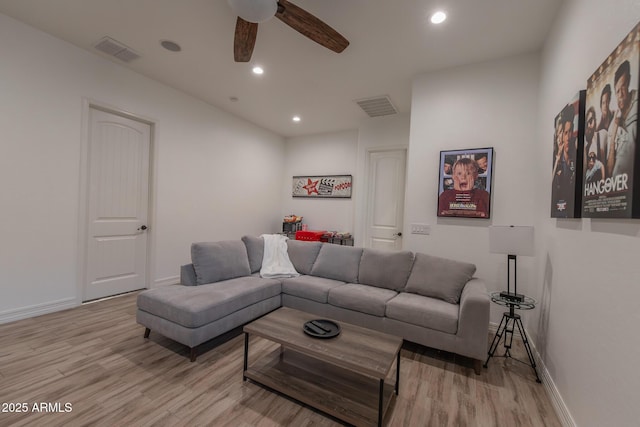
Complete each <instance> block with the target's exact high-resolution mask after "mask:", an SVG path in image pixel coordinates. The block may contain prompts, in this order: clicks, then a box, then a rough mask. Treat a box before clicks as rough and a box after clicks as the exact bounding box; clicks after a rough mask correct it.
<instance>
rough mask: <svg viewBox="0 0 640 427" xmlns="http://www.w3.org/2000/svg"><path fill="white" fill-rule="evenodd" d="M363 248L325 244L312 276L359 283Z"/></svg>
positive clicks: (314, 265) (312, 270)
mask: <svg viewBox="0 0 640 427" xmlns="http://www.w3.org/2000/svg"><path fill="white" fill-rule="evenodd" d="M361 257H362V248H356V247H353V246H342V245H333V244H331V243H324V244H322V247H321V248H320V253H319V254H318V258H317V259H316V262H315V263H314V264H313V268H312V269H311V275H312V276H318V277H325V278H327V279H333V280H341V281H343V282H347V283H358V268H359V266H360V258H361Z"/></svg>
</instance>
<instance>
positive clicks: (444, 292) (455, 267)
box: [405, 253, 476, 304]
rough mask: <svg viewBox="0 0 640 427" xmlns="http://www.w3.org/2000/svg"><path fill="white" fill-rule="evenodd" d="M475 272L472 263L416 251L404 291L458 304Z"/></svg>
mask: <svg viewBox="0 0 640 427" xmlns="http://www.w3.org/2000/svg"><path fill="white" fill-rule="evenodd" d="M475 272H476V266H475V265H473V264H469V263H466V262H460V261H455V260H452V259H446V258H439V257H435V256H432V255H427V254H421V253H417V254H416V255H415V261H414V262H413V268H412V269H411V275H410V276H409V280H408V281H407V286H406V288H405V291H407V292H412V293H415V294H420V295H423V296H426V297H432V298H439V299H441V300H444V301H446V302H449V303H451V304H458V303H459V302H460V295H461V294H462V289H463V288H464V285H466V284H467V282H468V281H469V280H471V278H472V277H473V273H475Z"/></svg>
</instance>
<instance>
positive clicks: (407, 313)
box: [385, 292, 460, 334]
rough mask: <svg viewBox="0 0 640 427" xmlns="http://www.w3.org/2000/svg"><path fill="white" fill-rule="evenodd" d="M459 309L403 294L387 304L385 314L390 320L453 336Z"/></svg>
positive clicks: (436, 300) (456, 326) (455, 306)
mask: <svg viewBox="0 0 640 427" xmlns="http://www.w3.org/2000/svg"><path fill="white" fill-rule="evenodd" d="M459 308H460V306H459V305H458V304H450V303H448V302H445V301H442V300H440V299H437V298H429V297H424V296H421V295H415V294H410V293H406V292H403V293H400V294H398V295H397V296H396V297H395V298H392V299H391V300H389V301H388V302H387V311H386V313H385V314H386V316H387V317H388V318H390V319H395V320H400V321H402V322H406V323H410V324H412V325H416V326H422V327H424V328H429V329H435V330H437V331H441V332H445V333H448V334H455V333H456V332H457V331H458V309H459Z"/></svg>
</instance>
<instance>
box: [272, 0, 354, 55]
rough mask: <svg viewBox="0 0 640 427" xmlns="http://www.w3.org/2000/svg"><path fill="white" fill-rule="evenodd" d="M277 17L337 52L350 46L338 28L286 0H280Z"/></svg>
mask: <svg viewBox="0 0 640 427" xmlns="http://www.w3.org/2000/svg"><path fill="white" fill-rule="evenodd" d="M276 17H277V18H278V19H279V20H281V21H282V22H284V23H285V24H287V25H288V26H290V27H291V28H293V29H294V30H296V31H297V32H299V33H300V34H303V35H305V36H307V37H309V38H310V39H311V40H313V41H314V42H316V43H318V44H321V45H322V46H324V47H326V48H327V49H330V50H332V51H334V52H336V53H340V52H342V51H343V50H345V49H346V47H347V46H349V41H348V40H347V39H345V38H344V37H342V35H340V33H338V32H337V31H336V30H334V29H333V28H331V27H330V26H328V25H327V24H325V23H324V22H322V21H321V20H319V19H318V18H316V17H315V16H313V15H312V14H310V13H309V12H307V11H306V10H304V9H302V8H300V7H298V6H296V5H295V4H292V3H289V2H288V1H286V0H280V1H278V12H277V13H276Z"/></svg>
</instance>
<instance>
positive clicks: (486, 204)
mask: <svg viewBox="0 0 640 427" xmlns="http://www.w3.org/2000/svg"><path fill="white" fill-rule="evenodd" d="M439 169H440V178H439V180H438V216H439V217H464V218H489V217H490V214H491V176H492V173H493V148H492V147H489V148H470V149H466V150H451V151H441V152H440V168H439Z"/></svg>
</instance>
